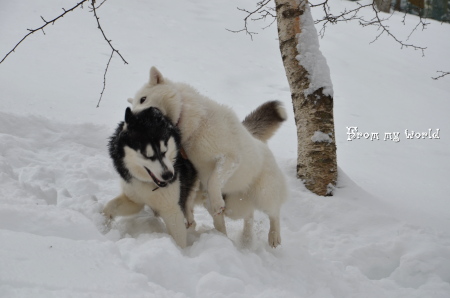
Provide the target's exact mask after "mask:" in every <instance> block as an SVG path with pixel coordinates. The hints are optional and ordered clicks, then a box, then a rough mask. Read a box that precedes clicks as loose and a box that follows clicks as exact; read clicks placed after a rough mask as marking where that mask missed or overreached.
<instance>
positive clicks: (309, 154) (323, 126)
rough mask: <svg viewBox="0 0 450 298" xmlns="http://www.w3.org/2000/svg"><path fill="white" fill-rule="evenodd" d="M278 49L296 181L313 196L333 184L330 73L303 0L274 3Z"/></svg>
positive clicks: (332, 123)
mask: <svg viewBox="0 0 450 298" xmlns="http://www.w3.org/2000/svg"><path fill="white" fill-rule="evenodd" d="M275 4H276V11H277V24H278V37H279V42H280V51H281V56H282V59H283V63H284V68H285V70H286V76H287V78H288V81H289V86H290V89H291V97H292V104H293V107H294V114H295V123H296V126H297V138H298V140H297V142H298V159H297V177H298V178H300V179H302V180H304V183H305V186H306V187H307V188H308V189H309V190H311V191H312V192H314V193H316V194H318V195H331V194H332V193H331V192H332V190H333V188H334V186H335V185H336V180H337V162H336V142H335V136H334V119H333V86H332V84H331V79H330V70H329V68H328V66H327V63H326V60H325V58H324V56H323V55H322V53H321V52H320V50H319V38H318V35H317V31H316V29H315V27H314V21H313V18H312V16H311V11H310V8H309V6H308V2H307V1H306V0H275Z"/></svg>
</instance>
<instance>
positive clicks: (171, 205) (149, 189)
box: [103, 139, 198, 248]
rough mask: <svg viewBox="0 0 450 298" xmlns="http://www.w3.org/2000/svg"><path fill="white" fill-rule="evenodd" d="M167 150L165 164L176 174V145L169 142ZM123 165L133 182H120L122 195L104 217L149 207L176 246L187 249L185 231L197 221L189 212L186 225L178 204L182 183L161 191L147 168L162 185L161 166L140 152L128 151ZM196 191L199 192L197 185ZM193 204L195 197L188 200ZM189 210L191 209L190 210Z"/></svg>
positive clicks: (114, 201)
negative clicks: (164, 225)
mask: <svg viewBox="0 0 450 298" xmlns="http://www.w3.org/2000/svg"><path fill="white" fill-rule="evenodd" d="M164 147H165V146H164ZM164 149H165V150H167V152H166V157H165V164H166V166H167V167H168V169H169V170H171V171H173V170H174V169H173V159H174V158H175V156H176V150H175V149H176V145H175V142H174V141H173V139H170V140H169V142H168V145H167V148H164ZM152 152H153V150H149V149H148V148H147V152H146V153H147V154H151V153H152ZM166 159H167V160H166ZM124 162H125V165H126V167H127V169H128V170H129V171H130V173H131V175H132V176H133V178H132V179H131V181H130V182H126V181H124V180H123V179H121V186H122V194H121V195H119V196H118V197H116V198H114V199H113V200H111V201H110V202H108V204H107V205H106V206H105V208H104V210H103V213H104V214H105V215H106V216H107V217H108V218H113V217H115V216H126V215H132V214H135V213H137V212H139V211H141V210H142V208H143V207H144V205H148V206H149V207H150V208H152V209H153V210H154V211H156V213H158V214H159V215H160V216H161V217H162V219H163V220H164V223H165V224H166V227H167V231H168V233H169V234H170V235H171V236H172V237H173V239H174V240H175V242H176V243H177V245H179V246H180V247H181V248H185V247H186V245H187V243H186V237H187V232H186V227H187V226H191V225H192V224H193V223H194V222H193V221H194V219H193V216H192V212H190V213H189V212H187V213H188V214H187V215H186V218H187V223H186V224H185V220H184V219H185V216H184V214H183V212H182V210H181V207H180V205H179V204H178V201H179V198H180V182H179V181H178V180H176V181H175V182H173V183H171V184H168V185H167V186H166V187H159V188H158V186H157V185H156V184H155V183H154V182H153V180H152V178H151V177H150V175H149V174H148V172H147V171H146V170H145V168H144V166H145V167H147V168H149V169H150V170H151V171H152V173H153V174H154V175H155V176H156V177H157V178H158V179H161V181H162V180H163V179H162V178H161V172H162V167H161V166H160V164H159V162H158V161H155V162H151V161H149V160H148V159H145V158H144V157H143V156H142V154H141V153H140V152H136V151H135V150H133V149H131V148H129V147H125V157H124ZM158 169H160V170H158ZM196 187H197V188H198V185H197V186H196ZM155 189H156V190H155ZM195 195H196V190H193V191H192V193H191V195H190V196H195ZM194 200H195V197H192V198H188V201H189V202H192V201H194ZM190 208H191V209H192V207H191V206H190ZM191 209H187V210H191Z"/></svg>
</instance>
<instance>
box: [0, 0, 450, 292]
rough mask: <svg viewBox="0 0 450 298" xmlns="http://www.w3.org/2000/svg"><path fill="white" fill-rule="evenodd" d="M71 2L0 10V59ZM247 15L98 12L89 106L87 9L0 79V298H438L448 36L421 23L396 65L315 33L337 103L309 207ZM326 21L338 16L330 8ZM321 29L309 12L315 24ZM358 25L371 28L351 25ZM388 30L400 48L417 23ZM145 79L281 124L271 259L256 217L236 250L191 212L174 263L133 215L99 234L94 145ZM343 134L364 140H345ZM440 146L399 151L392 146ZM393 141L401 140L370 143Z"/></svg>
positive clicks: (445, 28) (290, 131)
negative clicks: (324, 191)
mask: <svg viewBox="0 0 450 298" xmlns="http://www.w3.org/2000/svg"><path fill="white" fill-rule="evenodd" d="M73 4H74V1H67V0H65V1H62V0H46V1H31V0H27V1H3V2H2V3H1V4H0V28H1V29H0V32H1V34H0V55H3V54H6V52H8V51H9V50H10V49H11V48H12V46H13V45H14V44H15V43H16V42H17V41H18V40H19V39H20V38H21V37H22V36H23V35H24V34H26V32H27V31H26V28H35V27H38V26H40V25H41V24H42V20H41V19H40V15H42V16H43V17H44V18H45V19H50V18H52V17H53V16H56V15H57V14H59V13H60V12H61V8H62V7H64V8H66V9H67V8H69V7H70V6H72V5H73ZM254 5H255V1H250V0H239V1H238V0H232V1H217V0H216V1H200V0H188V1H186V0H185V1H181V0H176V1H161V0H159V1H157V0H152V1H143V0H129V1H127V2H126V4H125V2H123V1H121V2H120V1H113V0H108V1H107V2H106V3H105V4H104V5H103V6H102V7H101V8H100V9H99V10H98V14H99V16H100V21H101V22H102V26H103V28H104V30H105V33H106V34H107V36H108V37H109V38H110V39H112V42H113V44H114V46H115V47H117V48H118V49H119V50H120V52H121V53H122V54H123V56H124V57H125V59H126V60H127V61H128V62H129V64H128V65H124V64H123V63H122V62H121V61H120V59H119V58H118V57H117V56H115V57H114V58H113V60H112V62H111V65H110V69H109V72H108V76H107V88H106V91H105V94H104V98H103V100H102V103H101V104H100V107H99V108H96V105H97V101H98V96H99V93H100V91H101V87H102V83H103V72H104V67H105V65H106V62H107V60H108V58H109V54H110V49H109V48H108V45H107V44H106V42H105V41H104V40H103V39H102V36H101V33H100V31H98V30H97V29H96V22H95V19H94V17H93V16H92V14H91V13H90V12H89V10H88V8H87V7H85V8H84V9H82V10H81V9H80V10H77V11H75V12H73V13H70V14H68V15H67V16H65V17H64V18H63V19H61V20H60V21H58V22H57V23H56V24H55V25H54V26H50V27H48V28H47V29H46V30H45V33H46V34H45V35H43V34H41V33H37V34H34V35H32V36H31V37H30V38H29V39H27V40H26V41H25V42H24V43H23V44H22V45H21V46H20V47H19V48H18V49H17V51H16V52H15V53H13V54H12V55H11V56H10V57H8V59H7V60H6V61H5V62H4V63H2V64H1V65H0V297H317V298H328V297H365V298H366V297H377V298H378V297H383V298H384V297H420V298H423V297H442V298H444V297H450V232H449V226H450V203H449V199H450V198H449V193H450V183H448V181H447V179H448V171H449V170H450V158H449V157H450V150H449V149H450V135H449V133H448V129H449V128H450V118H449V117H448V116H447V113H448V111H449V109H450V102H449V99H450V81H449V80H450V78H449V77H446V78H443V79H441V80H438V81H434V80H432V79H431V77H432V76H435V75H436V71H438V70H443V71H449V70H450V59H448V54H449V53H450V39H449V38H448V36H449V33H450V25H449V24H440V23H438V22H434V21H429V22H430V25H429V26H428V29H427V30H425V31H417V32H416V33H415V34H414V35H412V36H411V39H410V41H411V42H415V43H418V44H419V45H421V46H426V47H427V49H426V51H425V56H424V57H422V54H421V53H420V52H419V51H414V50H410V49H403V50H401V49H400V47H399V45H398V44H396V43H395V42H393V41H392V40H391V39H390V38H388V37H386V36H382V37H381V38H380V39H379V40H378V41H377V42H375V43H373V44H370V42H371V41H372V40H373V39H374V38H375V37H376V35H377V34H378V33H379V32H378V31H376V30H375V28H361V27H359V26H358V25H357V24H356V23H345V24H341V25H339V26H333V27H328V28H327V31H326V35H325V38H324V39H321V40H320V42H321V50H322V52H323V54H324V56H325V57H326V58H327V61H328V64H329V66H330V70H331V78H332V81H333V89H334V98H335V118H336V119H335V121H336V123H335V124H336V141H337V147H338V164H339V166H340V171H339V183H338V188H337V190H336V195H335V196H333V197H326V198H324V197H318V196H315V195H313V194H311V193H310V192H308V191H307V190H306V189H305V187H304V186H303V184H302V183H301V182H300V181H298V180H297V179H295V162H296V133H295V126H294V121H293V115H292V111H291V108H290V92H289V88H288V85H287V81H286V78H285V74H284V69H283V66H282V62H281V58H280V54H279V50H278V41H277V39H276V27H275V26H272V27H269V28H268V29H265V30H261V29H259V28H258V27H257V25H255V24H252V26H253V27H252V29H253V30H258V32H259V34H258V35H255V36H254V38H253V41H251V40H250V38H249V37H248V36H245V34H233V33H230V32H229V31H226V30H225V28H228V29H240V28H241V27H242V26H243V21H242V18H243V13H242V12H240V11H238V10H236V7H245V8H247V9H252V8H253V7H254ZM332 5H333V7H334V6H335V7H337V8H338V9H342V8H343V7H344V5H354V3H352V2H349V1H338V0H336V1H333V3H332ZM318 13H320V11H319V10H317V9H316V10H313V15H317V14H318ZM364 13H367V14H368V13H370V10H366V11H365V12H364ZM402 20H403V15H400V14H394V15H393V16H392V17H391V18H390V21H389V25H390V28H391V29H392V30H393V31H395V32H396V33H397V34H399V35H400V36H401V37H402V38H403V39H406V38H407V36H408V34H409V31H410V30H411V29H412V28H413V27H414V26H415V25H416V22H417V19H416V18H415V17H407V18H406V25H404V24H403V23H402ZM152 65H156V66H157V67H158V68H159V69H160V70H161V71H162V72H163V74H165V75H166V76H168V77H169V78H171V79H174V80H179V81H184V82H188V83H190V84H191V85H193V86H194V87H196V88H197V89H198V90H199V91H200V92H202V93H204V94H206V95H208V96H210V97H211V98H213V99H214V100H217V101H218V102H221V103H224V104H227V105H229V106H231V107H233V109H234V110H235V111H236V113H237V114H238V115H239V117H241V118H243V117H244V116H245V115H246V114H247V113H248V112H250V111H251V110H252V109H254V108H255V107H256V106H258V105H259V104H261V103H262V102H264V101H267V100H273V99H278V100H281V101H283V102H284V103H285V105H286V107H287V110H288V112H289V116H290V119H289V121H288V122H287V123H286V124H284V126H283V127H282V128H281V129H280V130H279V131H278V132H277V134H276V135H275V136H274V137H273V138H272V139H271V141H270V143H269V145H270V147H271V148H272V150H273V151H274V153H275V156H276V157H277V160H278V162H279V164H280V165H281V167H282V168H283V169H284V171H285V174H286V176H287V180H288V183H289V189H290V198H289V200H288V202H287V203H286V204H285V205H284V206H283V209H282V219H281V226H282V242H283V243H282V246H281V247H279V248H277V249H271V248H270V247H269V246H268V244H267V232H268V219H267V218H266V217H265V216H264V215H263V214H259V213H258V214H257V216H256V224H255V237H254V241H253V242H252V244H251V245H250V246H244V245H243V244H242V242H241V230H242V223H241V222H238V221H236V222H234V221H228V222H227V225H228V230H229V234H230V235H229V238H226V237H224V236H222V235H221V234H219V233H217V232H216V231H215V230H214V229H213V226H212V220H211V218H210V217H209V215H208V214H207V212H205V210H203V209H202V208H198V209H196V220H197V231H195V232H192V233H190V234H189V244H190V245H189V247H187V248H186V249H183V250H181V249H179V248H178V247H177V246H176V245H175V244H174V242H173V240H172V239H171V238H170V237H169V236H168V235H167V234H166V233H165V227H164V225H163V224H162V222H161V221H160V220H159V219H156V218H154V217H153V216H152V215H151V214H150V213H148V212H143V213H141V214H139V215H137V216H135V217H130V218H122V219H119V220H117V221H116V222H115V223H114V226H113V229H112V230H111V231H109V232H107V231H106V229H105V227H104V219H103V217H102V216H101V215H100V211H101V210H102V207H103V205H104V204H105V203H106V202H108V200H110V199H112V198H113V197H114V196H116V195H117V194H118V192H119V185H118V176H117V174H116V173H115V172H114V169H113V167H112V163H111V161H110V159H109V157H108V154H107V149H106V144H107V139H108V137H109V136H110V135H111V134H112V132H113V131H114V129H115V126H116V124H117V123H118V122H119V121H121V120H122V118H123V115H124V110H125V108H126V106H127V102H126V99H127V98H128V97H130V96H133V95H134V92H135V91H136V90H137V89H138V88H139V87H140V86H141V85H142V84H143V83H144V82H145V81H146V80H147V76H148V71H149V69H150V66H152ZM347 127H357V128H358V131H360V132H362V133H364V132H368V133H376V132H378V133H379V137H380V139H379V140H373V141H371V140H367V139H365V138H364V137H362V138H360V139H353V140H352V141H348V140H347V138H348V135H347V132H348V129H347ZM406 129H408V131H409V132H410V131H411V130H414V131H415V132H417V131H418V132H428V131H429V129H431V130H432V132H433V133H436V132H437V129H439V139H430V138H425V139H407V138H406V135H405V130H406ZM386 132H387V133H389V132H390V133H396V132H399V140H400V141H398V142H395V141H393V140H386V141H385V140H384V138H385V133H386Z"/></svg>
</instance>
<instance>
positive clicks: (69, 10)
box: [0, 0, 88, 63]
mask: <svg viewBox="0 0 450 298" xmlns="http://www.w3.org/2000/svg"><path fill="white" fill-rule="evenodd" d="M86 1H88V0H83V1H80V2H78V3H77V4H76V5H75V6H74V7H72V8H71V9H68V10H65V9H64V8H63V10H64V13H62V14H60V15H59V16H57V17H56V18H54V19H52V20H50V21H48V22H47V21H46V20H45V19H44V18H43V17H42V16H41V19H42V20H43V21H44V23H45V24H44V25H42V26H41V27H39V28H36V29H27V30H28V31H30V32H29V33H28V34H27V35H25V36H24V37H23V38H22V39H21V40H20V41H19V42H18V43H17V44H16V45H15V46H14V48H13V49H12V50H11V51H9V52H8V53H7V54H6V55H5V56H4V57H3V59H2V60H1V61H0V63H2V62H3V61H5V59H6V58H7V57H8V56H9V55H10V54H11V53H12V52H15V50H16V49H17V47H18V46H19V45H20V44H21V43H22V42H23V41H24V40H25V39H26V38H27V37H28V36H30V35H31V34H33V33H35V32H36V31H39V30H42V32H43V33H44V34H45V32H44V28H45V27H47V26H48V25H49V24H52V25H53V24H55V22H56V21H57V20H59V19H60V18H62V17H64V16H65V15H66V14H67V13H69V12H71V11H73V10H75V9H76V8H78V7H80V6H82V5H83V3H84V2H86Z"/></svg>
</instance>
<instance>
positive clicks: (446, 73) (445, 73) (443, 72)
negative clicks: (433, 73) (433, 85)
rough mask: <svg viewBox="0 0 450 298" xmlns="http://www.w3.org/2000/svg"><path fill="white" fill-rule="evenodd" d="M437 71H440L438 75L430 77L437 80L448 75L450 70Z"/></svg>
mask: <svg viewBox="0 0 450 298" xmlns="http://www.w3.org/2000/svg"><path fill="white" fill-rule="evenodd" d="M437 72H438V73H441V75H440V76H437V77H434V78H432V79H433V80H439V79H440V78H443V77H445V76H447V75H450V71H437Z"/></svg>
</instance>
